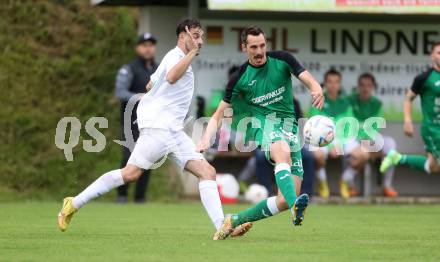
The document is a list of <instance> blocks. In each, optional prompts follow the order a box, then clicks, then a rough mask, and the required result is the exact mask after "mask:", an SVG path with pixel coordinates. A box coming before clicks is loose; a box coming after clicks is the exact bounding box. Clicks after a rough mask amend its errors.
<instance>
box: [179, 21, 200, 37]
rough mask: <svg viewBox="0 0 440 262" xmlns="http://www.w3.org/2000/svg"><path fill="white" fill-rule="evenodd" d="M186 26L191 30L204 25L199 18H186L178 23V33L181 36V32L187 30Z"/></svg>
mask: <svg viewBox="0 0 440 262" xmlns="http://www.w3.org/2000/svg"><path fill="white" fill-rule="evenodd" d="M185 27H188V29H189V30H191V29H192V28H198V27H200V28H201V27H202V24H200V22H199V20H197V19H193V18H186V19H184V20H182V21H181V22H179V23H178V24H177V28H176V35H177V36H179V34H180V33H182V32H186V30H185Z"/></svg>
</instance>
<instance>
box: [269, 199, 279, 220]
mask: <svg viewBox="0 0 440 262" xmlns="http://www.w3.org/2000/svg"><path fill="white" fill-rule="evenodd" d="M267 208H269V211H270V213H272V216H275V215H276V214H278V213H280V210H279V209H278V207H277V201H276V196H273V197H269V198H268V199H267Z"/></svg>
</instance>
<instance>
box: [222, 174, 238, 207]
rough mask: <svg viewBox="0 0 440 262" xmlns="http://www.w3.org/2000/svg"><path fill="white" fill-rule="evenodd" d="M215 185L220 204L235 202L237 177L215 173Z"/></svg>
mask: <svg viewBox="0 0 440 262" xmlns="http://www.w3.org/2000/svg"><path fill="white" fill-rule="evenodd" d="M216 181H217V186H218V192H219V194H220V201H221V202H222V204H233V203H237V198H238V195H239V193H240V186H239V184H238V182H237V179H235V177H234V176H233V175H231V174H217V178H216Z"/></svg>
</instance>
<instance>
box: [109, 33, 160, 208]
mask: <svg viewBox="0 0 440 262" xmlns="http://www.w3.org/2000/svg"><path fill="white" fill-rule="evenodd" d="M156 43H157V41H156V38H154V36H153V35H151V34H150V33H145V34H142V35H140V36H139V37H138V39H137V44H136V55H137V56H136V58H134V59H133V60H132V61H131V62H130V63H128V64H126V65H123V66H122V67H121V68H120V69H119V71H118V74H117V76H116V90H115V91H116V97H117V98H118V99H119V100H120V101H121V130H122V134H123V140H126V139H124V138H125V134H124V120H125V119H124V112H125V108H126V106H127V102H128V100H129V99H130V98H131V97H132V96H133V95H136V94H139V93H145V92H146V90H145V87H146V85H147V83H148V82H149V81H150V76H151V75H152V74H153V73H154V71H156V69H157V66H158V65H157V64H156V62H155V61H154V55H155V52H156ZM137 106H138V104H137V103H136V105H135V107H134V109H133V110H132V112H131V119H130V123H131V132H132V134H133V139H134V141H136V140H137V139H138V138H139V129H138V126H137V123H136V109H137ZM129 157H130V150H129V149H128V148H126V147H123V148H122V162H121V167H124V166H126V164H127V161H128V158H129ZM149 176H150V170H147V171H144V174H143V175H142V176H141V177H140V178H139V179H138V180H137V182H136V190H135V197H134V200H135V202H136V203H143V202H145V201H146V198H145V195H146V190H147V187H148V181H149ZM127 191H128V184H127V185H122V186H120V187H118V198H117V201H118V202H119V203H126V202H127V201H128V197H127Z"/></svg>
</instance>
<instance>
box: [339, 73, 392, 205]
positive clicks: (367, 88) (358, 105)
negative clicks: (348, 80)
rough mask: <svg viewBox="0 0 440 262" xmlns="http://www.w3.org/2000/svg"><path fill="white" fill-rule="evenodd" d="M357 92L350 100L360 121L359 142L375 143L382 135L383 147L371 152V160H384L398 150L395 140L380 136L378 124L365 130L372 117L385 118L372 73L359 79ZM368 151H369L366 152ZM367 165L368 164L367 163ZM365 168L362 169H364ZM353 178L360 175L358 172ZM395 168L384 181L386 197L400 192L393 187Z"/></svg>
mask: <svg viewBox="0 0 440 262" xmlns="http://www.w3.org/2000/svg"><path fill="white" fill-rule="evenodd" d="M357 82H358V84H357V90H356V91H355V92H353V93H352V94H351V95H350V96H349V97H348V100H349V102H350V104H351V106H352V108H353V114H354V117H355V118H356V119H357V120H358V121H359V133H358V140H359V141H375V140H376V139H377V137H378V136H379V135H380V136H382V138H383V146H382V148H381V150H379V151H377V152H369V153H368V157H369V159H378V158H384V157H385V156H386V155H387V154H388V153H389V152H391V151H392V150H395V149H396V141H395V140H394V138H392V137H390V136H386V135H381V134H379V128H378V125H377V123H372V125H371V128H372V129H370V130H371V131H373V132H371V131H370V132H367V131H366V130H365V129H364V123H365V121H367V120H368V119H370V118H371V117H382V118H383V117H384V113H383V106H382V102H381V101H380V100H379V99H378V98H377V97H375V96H374V95H373V92H374V90H375V89H376V87H377V82H376V78H375V77H374V75H372V74H370V73H363V74H361V75H360V76H359V77H358V81H357ZM366 151H367V150H366ZM365 163H366V162H365ZM363 168H364V166H362V167H361V169H363ZM355 172H356V173H355V174H354V175H353V177H354V176H355V175H356V174H357V173H358V172H357V170H356V171H355ZM393 175H394V168H389V169H388V170H387V171H386V172H385V174H384V179H383V194H384V196H386V197H396V196H398V192H397V191H396V190H395V189H394V188H393V187H392V182H393Z"/></svg>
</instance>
